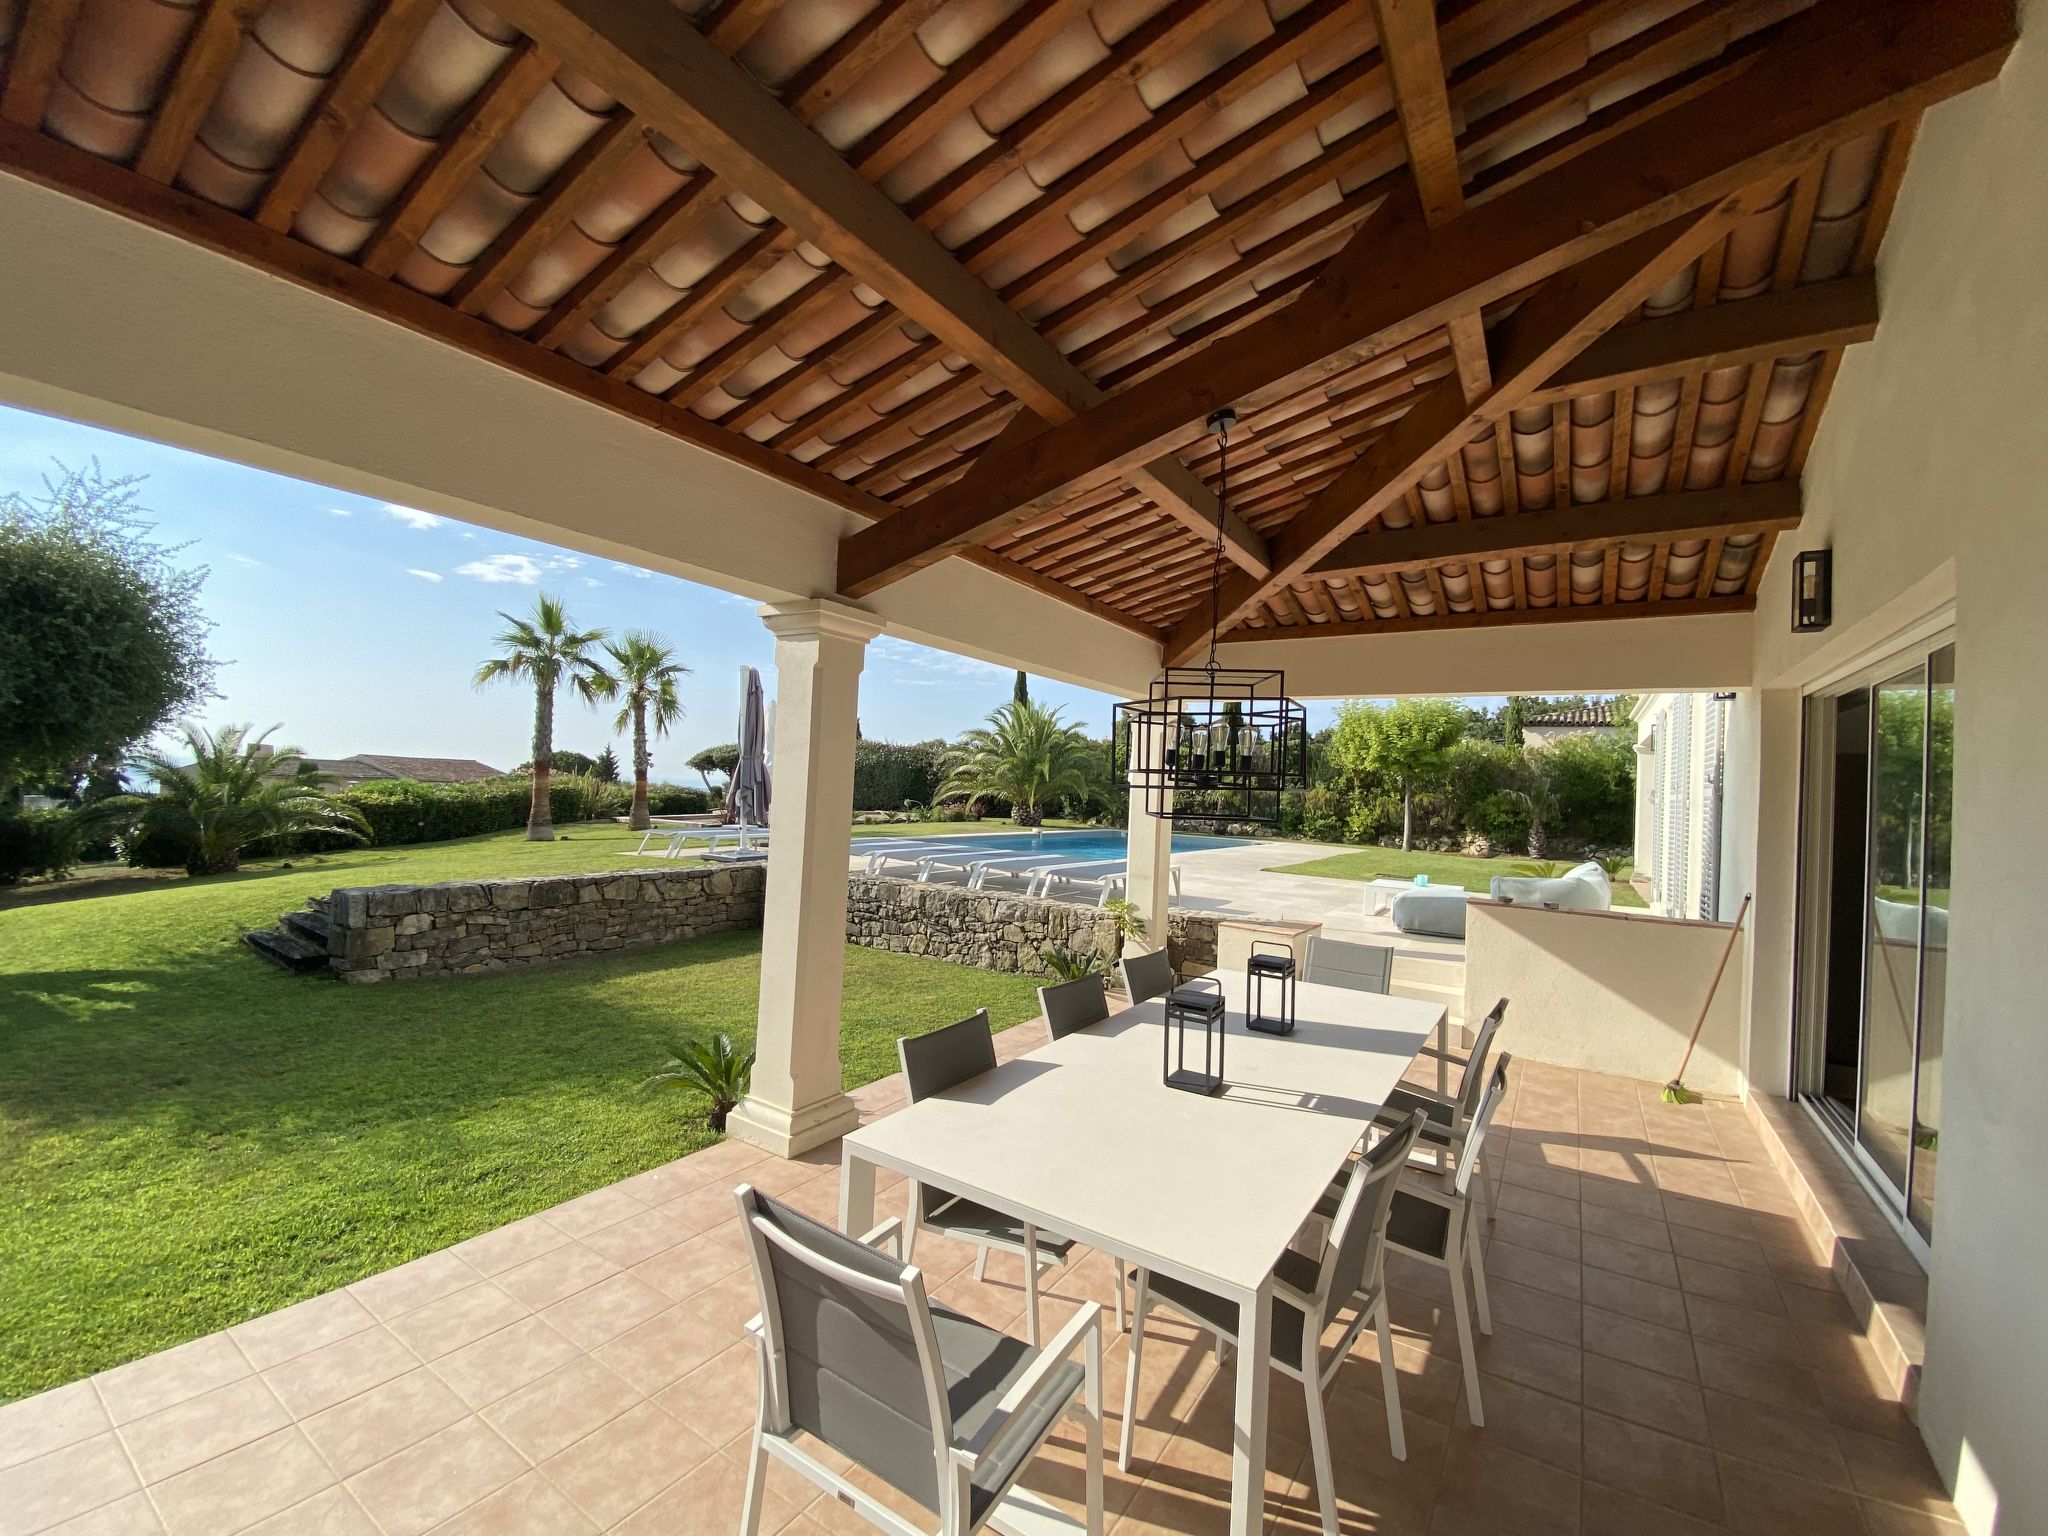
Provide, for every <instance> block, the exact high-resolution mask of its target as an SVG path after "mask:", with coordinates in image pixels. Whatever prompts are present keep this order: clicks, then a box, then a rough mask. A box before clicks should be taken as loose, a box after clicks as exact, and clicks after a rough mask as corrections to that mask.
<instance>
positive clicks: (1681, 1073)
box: [1672, 896, 1750, 1083]
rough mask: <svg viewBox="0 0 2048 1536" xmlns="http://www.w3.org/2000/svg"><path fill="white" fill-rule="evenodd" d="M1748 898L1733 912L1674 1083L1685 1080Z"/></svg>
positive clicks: (1746, 909) (1712, 1004) (1719, 987)
mask: <svg viewBox="0 0 2048 1536" xmlns="http://www.w3.org/2000/svg"><path fill="white" fill-rule="evenodd" d="M1749 903H1750V898H1749V897H1748V896H1745V897H1743V898H1742V910H1741V911H1739V912H1737V913H1736V914H1735V926H1734V927H1733V928H1731V929H1729V930H1728V947H1727V948H1726V949H1724V950H1722V951H1721V963H1720V964H1719V965H1717V966H1715V967H1714V980H1713V982H1712V984H1711V985H1709V986H1708V988H1707V1000H1706V1001H1705V1002H1704V1003H1701V1004H1700V1019H1699V1022H1698V1023H1697V1024H1695V1025H1693V1027H1692V1038H1691V1039H1690V1040H1688V1041H1686V1043H1685V1060H1683V1061H1681V1062H1680V1063H1679V1064H1678V1076H1676V1077H1674V1078H1673V1079H1672V1081H1673V1082H1674V1083H1682V1082H1684V1081H1685V1069H1686V1068H1687V1067H1689V1066H1691V1065H1692V1048H1693V1047H1694V1046H1696V1045H1698V1044H1699V1043H1700V1031H1701V1030H1703V1029H1705V1028H1706V1027H1707V1012H1708V1010H1709V1009H1711V1008H1712V1007H1713V1006H1714V994H1715V993H1716V992H1718V991H1720V990H1721V976H1722V973H1723V972H1725V971H1726V970H1727V969H1728V958H1729V956H1731V955H1733V954H1734V953H1735V941H1736V940H1737V939H1738V938H1740V937H1741V936H1742V920H1743V919H1744V918H1746V917H1748V916H1749Z"/></svg>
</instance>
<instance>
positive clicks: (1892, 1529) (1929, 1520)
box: [1863, 1499, 1968, 1536]
mask: <svg viewBox="0 0 2048 1536" xmlns="http://www.w3.org/2000/svg"><path fill="white" fill-rule="evenodd" d="M1863 1524H1864V1525H1865V1526H1866V1527H1867V1528H1868V1529H1869V1532H1870V1536H1968V1533H1967V1532H1966V1531H1965V1530H1964V1529H1963V1525H1962V1522H1961V1521H1959V1520H1944V1519H1942V1518H1941V1517H1940V1516H1939V1515H1930V1514H1927V1513H1926V1512H1925V1511H1923V1510H1917V1509H1901V1508H1900V1507H1899V1506H1898V1505H1896V1504H1883V1503H1879V1502H1877V1501H1875V1500H1871V1499H1865V1500H1864V1501H1863Z"/></svg>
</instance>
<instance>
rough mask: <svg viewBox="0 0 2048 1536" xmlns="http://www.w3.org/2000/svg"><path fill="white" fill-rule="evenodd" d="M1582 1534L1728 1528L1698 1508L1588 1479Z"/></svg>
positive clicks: (1680, 1533) (1690, 1534) (1703, 1535)
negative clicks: (1656, 1501) (1668, 1503)
mask: <svg viewBox="0 0 2048 1536" xmlns="http://www.w3.org/2000/svg"><path fill="white" fill-rule="evenodd" d="M1579 1530H1580V1536H1725V1533H1726V1532H1727V1530H1728V1527H1727V1526H1725V1525H1722V1524H1721V1523H1720V1522H1719V1521H1718V1520H1705V1519H1702V1518H1700V1516H1699V1515H1698V1514H1697V1513H1696V1512H1694V1511H1690V1510H1688V1511H1684V1512H1681V1511H1679V1510H1675V1509H1666V1508H1665V1507H1663V1506H1662V1505H1660V1504H1651V1503H1648V1502H1647V1501H1645V1500H1642V1499H1638V1498H1635V1497H1634V1496H1632V1495H1630V1494H1626V1493H1623V1492H1621V1491H1620V1490H1619V1489H1615V1488H1609V1487H1607V1486H1606V1485H1604V1484H1602V1483H1596V1482H1593V1481H1591V1480H1588V1481H1587V1483H1586V1484H1585V1489H1584V1494H1583V1496H1582V1498H1581V1500H1580V1505H1579Z"/></svg>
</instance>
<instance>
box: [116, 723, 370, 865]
mask: <svg viewBox="0 0 2048 1536" xmlns="http://www.w3.org/2000/svg"><path fill="white" fill-rule="evenodd" d="M251 729H252V728H251V727H250V726H246V725H228V726H223V727H221V729H219V730H217V731H209V730H207V729H206V727H205V726H203V725H195V724H193V723H192V722H190V721H187V722H186V723H185V724H184V726H183V727H182V728H181V734H182V735H183V737H184V740H185V748H186V750H187V751H188V752H190V753H191V754H192V761H191V762H190V763H178V762H174V761H172V760H171V758H170V757H169V756H167V755H166V754H164V753H162V752H150V751H144V752H140V753H138V754H137V755H136V766H137V767H138V768H140V769H141V770H142V771H143V772H144V773H146V774H147V775H148V776H149V777H150V778H152V779H154V780H155V781H156V793H155V794H154V795H111V796H109V797H108V798H106V799H104V800H101V801H99V802H97V803H96V805H95V806H94V807H93V810H94V812H95V813H96V814H100V815H118V814H121V813H123V812H127V813H131V814H132V813H135V812H140V816H139V821H140V824H141V825H142V827H143V828H144V829H145V830H147V831H148V832H151V833H156V834H159V835H163V836H169V837H180V838H183V839H184V840H185V844H186V854H185V872H186V873H187V874H189V875H225V874H231V873H233V872H234V871H235V870H237V869H239V868H241V864H242V853H243V851H244V850H245V849H247V848H248V847H249V845H250V844H252V843H259V842H263V841H265V840H267V839H272V838H281V837H291V836H293V835H295V834H298V833H302V832H332V833H335V834H336V835H338V836H341V837H346V838H353V839H355V840H356V841H359V842H360V841H365V840H367V836H368V832H369V826H368V823H366V822H365V821H364V820H363V815H362V812H360V811H358V810H357V809H356V808H355V807H354V806H352V805H350V804H348V803H347V802H346V801H342V800H337V799H335V798H334V797H333V796H331V795H330V794H329V793H328V792H327V786H328V785H329V784H332V783H333V782H334V777H333V775H331V774H326V773H320V772H317V771H315V770H314V769H313V767H312V766H311V765H310V764H309V763H306V762H305V761H304V760H303V758H304V754H303V753H301V752H300V751H299V749H298V748H297V747H273V746H271V745H270V732H271V731H274V730H276V729H277V727H276V726H274V725H273V726H272V727H271V728H270V730H269V731H265V732H264V733H263V734H262V735H260V736H251V735H250V731H251Z"/></svg>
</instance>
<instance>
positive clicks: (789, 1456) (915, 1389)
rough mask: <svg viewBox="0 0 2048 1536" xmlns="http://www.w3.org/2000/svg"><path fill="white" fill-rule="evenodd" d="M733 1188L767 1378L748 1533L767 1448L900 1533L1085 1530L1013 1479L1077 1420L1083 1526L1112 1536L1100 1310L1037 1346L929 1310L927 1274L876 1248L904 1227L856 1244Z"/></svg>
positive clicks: (744, 1188) (757, 1520)
mask: <svg viewBox="0 0 2048 1536" xmlns="http://www.w3.org/2000/svg"><path fill="white" fill-rule="evenodd" d="M735 1193H736V1197H737V1199H738V1202H739V1208H740V1218H741V1230H742V1231H743V1232H744V1233H745V1235H746V1239H747V1249H748V1253H749V1255H750V1256H751V1258H752V1261H753V1269H754V1288H755V1291H756V1293H757V1294H758V1296H759V1298H760V1303H761V1313H760V1315H759V1316H758V1317H756V1318H755V1319H754V1320H753V1321H752V1322H750V1323H748V1324H747V1332H748V1333H749V1334H750V1335H751V1336H752V1337H753V1339H754V1342H755V1345H756V1350H757V1354H758V1358H759V1364H760V1382H761V1388H760V1409H759V1413H758V1416H757V1418H756V1420H755V1425H754V1434H753V1441H752V1444H751V1446H750V1448H749V1451H748V1456H747V1482H746V1493H745V1495H744V1502H743V1504H742V1507H741V1514H740V1536H758V1533H759V1531H760V1529H761V1512H762V1507H763V1502H764V1499H765V1496H766V1484H767V1473H768V1459H769V1458H770V1457H773V1458H774V1459H776V1460H777V1461H780V1462H782V1463H783V1464H784V1465H785V1466H788V1467H791V1468H793V1469H795V1470H796V1471H797V1472H798V1473H800V1474H801V1475H802V1476H804V1477H806V1478H808V1479H809V1480H810V1481H811V1482H812V1483H814V1484H816V1485H817V1486H818V1487H819V1488H821V1489H823V1490H824V1491H825V1492H827V1493H829V1494H831V1495H832V1496H833V1497H834V1498H836V1499H837V1500H838V1501H839V1502H841V1503H843V1504H847V1505H849V1506H851V1507H852V1508H853V1509H854V1510H855V1511H856V1512H857V1513H858V1514H860V1515H861V1516H863V1517H864V1518H865V1519H867V1520H868V1521H869V1522H870V1523H871V1524H874V1525H877V1526H879V1527H881V1528H882V1529H883V1530H885V1531H888V1532H891V1533H892V1536H971V1533H973V1532H975V1531H977V1530H980V1529H981V1528H982V1527H983V1526H985V1525H986V1526H989V1527H991V1528H993V1529H996V1530H1002V1531H1017V1530H1020V1529H1027V1528H1028V1529H1029V1530H1031V1531H1034V1532H1035V1531H1038V1530H1040V1529H1042V1528H1044V1527H1045V1526H1046V1524H1047V1523H1048V1522H1050V1523H1051V1524H1052V1525H1054V1526H1057V1527H1061V1528H1065V1529H1068V1530H1079V1529H1082V1528H1083V1527H1082V1525H1081V1523H1080V1522H1076V1521H1074V1520H1073V1519H1071V1518H1070V1517H1068V1516H1067V1515H1066V1514H1064V1513H1063V1512H1061V1511H1060V1510H1058V1509H1057V1508H1055V1507H1054V1506H1052V1505H1051V1504H1049V1503H1048V1502H1047V1501H1046V1500H1044V1499H1042V1498H1040V1497H1038V1496H1037V1495H1035V1494H1032V1493H1030V1492H1028V1491H1026V1490H1023V1489H1020V1488H1018V1487H1017V1486H1016V1482H1017V1477H1018V1474H1020V1473H1021V1472H1022V1471H1023V1470H1024V1468H1025V1466H1026V1465H1027V1464H1029V1462H1030V1460H1031V1458H1032V1457H1033V1456H1034V1455H1035V1454H1036V1453H1037V1452H1038V1450H1039V1448H1040V1447H1041V1446H1043V1445H1044V1444H1045V1441H1046V1439H1047V1438H1048V1437H1049V1436H1050V1435H1051V1433H1052V1431H1053V1428H1054V1426H1055V1425H1057V1424H1058V1422H1059V1421H1060V1420H1061V1419H1062V1418H1064V1417H1068V1416H1071V1417H1074V1418H1077V1419H1079V1420H1080V1421H1081V1424H1082V1425H1083V1427H1084V1430H1085V1434H1086V1438H1087V1466H1086V1474H1085V1475H1086V1504H1087V1510H1086V1524H1085V1529H1086V1531H1087V1533H1088V1536H1102V1309H1101V1308H1100V1307H1098V1306H1096V1305H1094V1304H1093V1303H1090V1304H1089V1305H1088V1306H1085V1307H1083V1308H1082V1309H1081V1310H1080V1311H1079V1312H1077V1313H1076V1314H1075V1315H1074V1317H1073V1318H1072V1319H1071V1320H1070V1321H1069V1322H1068V1323H1067V1325H1066V1326H1065V1327H1063V1328H1062V1329H1061V1330H1060V1332H1059V1336H1058V1337H1057V1338H1055V1339H1054V1340H1053V1342H1052V1345H1051V1347H1049V1348H1047V1349H1044V1350H1038V1349H1034V1348H1031V1347H1030V1346H1028V1345H1025V1344H1022V1343H1020V1342H1018V1341H1017V1340H1015V1339H1013V1338H1010V1337H1008V1336H1007V1335H1005V1334H1002V1333H998V1332H997V1331H996V1330H995V1329H993V1328H989V1327H986V1326H984V1325H983V1324H981V1323H978V1322H976V1321H975V1320H974V1319H973V1318H971V1317H965V1316H962V1315H961V1314H960V1313H958V1312H955V1311H953V1310H952V1309H950V1308H948V1307H945V1306H942V1305H937V1304H934V1303H933V1302H932V1301H931V1300H930V1298H929V1297H927V1296H926V1294H925V1288H924V1277H923V1275H921V1274H920V1273H919V1272H918V1271H917V1269H916V1268H914V1267H913V1266H911V1265H909V1264H908V1263H907V1262H899V1261H898V1260H896V1259H893V1258H890V1257H889V1256H888V1255H887V1254H886V1253H884V1252H883V1251H882V1249H883V1247H884V1245H886V1244H889V1243H890V1241H891V1239H893V1238H894V1236H895V1235H896V1228H897V1225H898V1224H897V1223H896V1222H894V1221H890V1222H885V1223H884V1224H883V1225H882V1226H880V1227H878V1228H876V1229H875V1231H874V1232H871V1233H869V1234H868V1236H867V1238H866V1239H864V1240H863V1239H856V1238H852V1237H848V1236H846V1235H845V1234H843V1233H840V1232H835V1231H833V1230H832V1229H831V1228H830V1227H827V1226H824V1225H822V1224H821V1223H819V1222H815V1221H812V1220H811V1219H810V1218H809V1217H807V1216H804V1215H802V1214H801V1213H800V1212H797V1211H794V1210H791V1209H790V1208H789V1207H788V1206H786V1205H782V1204H781V1203H779V1202H777V1201H775V1200H771V1199H769V1198H768V1197H767V1196H766V1195H764V1194H762V1193H761V1192H760V1191H759V1190H756V1189H754V1188H752V1187H751V1186H749V1185H744V1184H743V1185H741V1186H740V1188H739V1189H738V1190H737V1191H736V1192H735ZM1077 1355H1078V1356H1079V1360H1078V1362H1077V1361H1076V1359H1075V1358H1074V1357H1075V1356H1077ZM818 1447H823V1448H825V1449H826V1450H827V1451H829V1452H835V1453H837V1455H838V1456H842V1457H845V1458H847V1459H849V1460H851V1461H852V1462H854V1463H856V1464H858V1465H859V1466H861V1467H863V1468H865V1469H866V1470H867V1471H869V1472H871V1473H873V1474H874V1476H876V1477H877V1478H879V1479H880V1480H881V1481H882V1482H883V1483H885V1484H887V1485H888V1486H889V1487H890V1488H893V1489H895V1490H896V1491H897V1492H898V1493H901V1494H902V1495H904V1496H905V1497H906V1498H909V1499H912V1500H915V1501H916V1502H917V1503H918V1504H919V1505H921V1506H922V1507H923V1508H925V1509H927V1510H929V1511H931V1512H932V1514H934V1515H935V1516H937V1517H938V1518H937V1525H936V1527H935V1529H934V1530H933V1531H931V1532H930V1533H924V1532H923V1531H922V1530H921V1528H920V1526H919V1525H917V1524H913V1523H912V1522H911V1521H909V1520H906V1519H905V1518H904V1517H903V1516H902V1515H901V1514H898V1513H897V1512H896V1511H895V1510H893V1509H891V1508H889V1507H888V1506H887V1505H885V1504H883V1503H882V1502H881V1501H880V1500H878V1499H877V1498H876V1497H875V1496H874V1494H873V1493H871V1492H869V1491H868V1490H867V1489H865V1488H863V1487H861V1486H860V1485H858V1484H856V1483H855V1482H853V1481H852V1480H851V1479H850V1478H848V1477H847V1476H846V1475H845V1474H844V1473H843V1472H842V1471H840V1470H838V1469H837V1468H836V1467H834V1466H833V1465H830V1464H828V1462H827V1461H826V1460H825V1458H824V1457H823V1456H821V1455H820V1454H819V1450H818Z"/></svg>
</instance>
